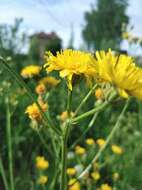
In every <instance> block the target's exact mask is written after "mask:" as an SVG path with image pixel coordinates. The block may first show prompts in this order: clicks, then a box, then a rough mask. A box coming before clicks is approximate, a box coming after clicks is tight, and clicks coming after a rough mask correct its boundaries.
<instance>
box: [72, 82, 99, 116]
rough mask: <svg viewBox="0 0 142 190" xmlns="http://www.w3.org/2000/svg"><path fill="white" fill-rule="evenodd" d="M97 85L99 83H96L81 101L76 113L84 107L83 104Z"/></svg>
mask: <svg viewBox="0 0 142 190" xmlns="http://www.w3.org/2000/svg"><path fill="white" fill-rule="evenodd" d="M96 87H97V84H95V85H94V86H93V87H92V88H91V90H90V91H89V92H88V94H87V95H86V96H85V97H84V98H83V100H82V101H81V103H80V104H79V106H78V108H77V109H76V111H75V113H74V115H77V114H78V112H79V111H80V109H81V108H82V106H83V105H84V104H85V102H86V101H87V100H88V98H89V97H90V96H91V94H92V93H93V91H94V90H95V88H96Z"/></svg>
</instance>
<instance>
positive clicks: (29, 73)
mask: <svg viewBox="0 0 142 190" xmlns="http://www.w3.org/2000/svg"><path fill="white" fill-rule="evenodd" d="M40 70H41V67H39V66H37V65H29V66H27V67H24V68H23V69H22V71H21V75H22V77H24V78H31V77H33V76H36V75H39V73H40Z"/></svg>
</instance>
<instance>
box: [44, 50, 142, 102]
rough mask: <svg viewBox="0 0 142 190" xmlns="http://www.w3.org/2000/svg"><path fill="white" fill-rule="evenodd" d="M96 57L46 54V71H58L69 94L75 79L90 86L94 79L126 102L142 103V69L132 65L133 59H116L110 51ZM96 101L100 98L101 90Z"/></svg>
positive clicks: (89, 55) (63, 52) (87, 54)
mask: <svg viewBox="0 0 142 190" xmlns="http://www.w3.org/2000/svg"><path fill="white" fill-rule="evenodd" d="M95 55H96V56H95V58H94V57H93V55H91V54H89V53H84V52H81V51H74V50H70V49H66V50H64V51H61V52H58V53H57V55H56V56H54V55H53V54H52V53H49V52H48V53H47V54H46V56H45V58H46V64H45V68H46V70H47V72H51V71H53V70H56V71H59V73H60V76H61V77H62V78H66V79H67V82H68V88H69V89H70V90H72V85H73V83H74V81H75V80H74V79H75V77H76V76H85V78H86V79H87V81H89V82H91V81H92V79H96V80H97V81H98V82H105V83H110V84H112V85H113V86H114V87H116V88H117V90H118V92H119V94H120V95H121V96H123V97H125V98H127V97H128V96H129V95H132V96H135V97H137V98H139V99H142V79H141V76H142V69H140V68H139V67H137V66H136V65H135V64H134V61H133V59H132V57H130V56H127V55H123V54H121V55H115V54H114V53H113V52H112V51H111V50H109V51H108V52H105V51H100V52H98V51H97V52H96V54H95ZM124 81H125V82H124ZM96 97H98V98H100V97H102V92H101V91H100V90H99V91H97V92H96Z"/></svg>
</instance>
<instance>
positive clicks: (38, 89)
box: [35, 84, 46, 95]
mask: <svg viewBox="0 0 142 190" xmlns="http://www.w3.org/2000/svg"><path fill="white" fill-rule="evenodd" d="M35 91H36V93H37V94H38V95H41V94H44V93H45V91H46V87H45V85H44V84H38V85H37V86H36V89H35Z"/></svg>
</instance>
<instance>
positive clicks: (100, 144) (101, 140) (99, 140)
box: [96, 138, 105, 147]
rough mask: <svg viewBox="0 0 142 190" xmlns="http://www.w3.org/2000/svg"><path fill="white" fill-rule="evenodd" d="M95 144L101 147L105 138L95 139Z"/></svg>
mask: <svg viewBox="0 0 142 190" xmlns="http://www.w3.org/2000/svg"><path fill="white" fill-rule="evenodd" d="M96 142H97V144H98V145H99V147H102V146H103V145H104V144H105V140H104V139H102V138H100V139H97V141H96Z"/></svg>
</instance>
